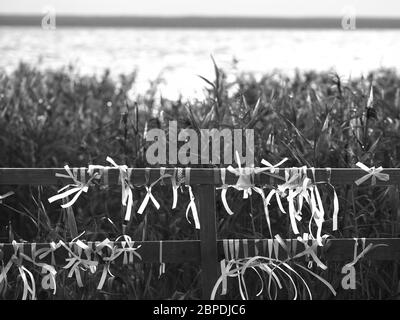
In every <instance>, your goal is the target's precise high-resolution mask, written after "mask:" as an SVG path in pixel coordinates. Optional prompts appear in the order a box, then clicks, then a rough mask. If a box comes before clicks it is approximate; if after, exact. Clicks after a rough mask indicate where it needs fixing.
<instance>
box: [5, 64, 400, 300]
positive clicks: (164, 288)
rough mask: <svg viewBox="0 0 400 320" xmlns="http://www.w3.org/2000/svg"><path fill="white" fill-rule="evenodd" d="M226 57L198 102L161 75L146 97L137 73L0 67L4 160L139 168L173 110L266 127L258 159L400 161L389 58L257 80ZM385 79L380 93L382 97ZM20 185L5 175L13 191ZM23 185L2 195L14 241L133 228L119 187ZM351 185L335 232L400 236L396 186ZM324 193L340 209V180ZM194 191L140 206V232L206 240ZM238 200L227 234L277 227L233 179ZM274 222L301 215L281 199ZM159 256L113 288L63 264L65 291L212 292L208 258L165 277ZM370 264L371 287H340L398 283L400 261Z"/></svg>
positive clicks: (221, 229)
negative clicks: (205, 266) (193, 220)
mask: <svg viewBox="0 0 400 320" xmlns="http://www.w3.org/2000/svg"><path fill="white" fill-rule="evenodd" d="M214 67H215V78H214V79H205V78H203V79H204V85H205V91H206V93H207V95H206V99H204V100H201V101H200V100H196V101H191V102H190V103H189V102H187V101H185V100H184V99H182V98H181V99H179V100H177V101H170V100H167V99H162V98H161V99H160V98H159V96H158V93H157V83H155V84H153V85H152V86H150V87H149V89H148V90H147V91H146V92H142V93H140V94H137V95H136V96H134V97H132V95H131V94H130V89H131V87H132V86H134V85H135V74H134V73H133V74H131V75H127V76H121V77H120V78H119V79H118V80H113V79H112V78H111V77H110V74H109V73H108V72H105V73H104V74H103V75H102V76H101V77H94V76H78V75H76V74H75V73H74V70H73V69H64V70H57V71H39V70H37V69H35V68H33V67H31V66H28V65H24V64H21V65H20V66H19V67H18V68H17V69H16V70H15V71H14V72H13V73H12V74H9V75H7V74H4V73H2V74H0V147H1V149H0V150H1V151H0V167H62V166H63V165H64V164H66V163H68V164H69V165H71V166H76V167H78V166H87V165H88V164H91V163H93V164H104V160H105V158H106V156H111V157H112V158H113V159H114V160H115V161H116V162H117V163H126V164H127V165H129V166H132V167H143V166H147V164H146V162H145V157H144V155H145V151H146V147H147V144H146V142H145V139H144V135H145V132H146V130H149V129H150V128H153V127H158V128H162V129H165V130H167V129H168V120H178V125H179V127H180V128H184V127H192V128H195V129H199V128H253V129H254V130H255V145H256V148H255V151H256V152H255V158H256V159H255V161H256V163H259V161H260V160H261V159H263V158H264V159H267V160H268V161H270V162H278V161H279V160H281V159H282V158H283V157H288V158H289V159H291V160H290V162H288V163H287V164H286V165H287V166H302V165H307V166H313V167H352V166H353V165H354V164H355V163H356V162H357V161H361V162H363V163H365V164H366V165H368V166H372V165H375V166H379V165H382V166H384V167H398V166H399V159H400V158H399V152H400V132H399V127H400V93H399V92H400V91H399V90H400V89H399V88H400V77H399V75H397V74H396V72H395V71H393V70H377V71H376V72H373V73H371V74H370V75H369V76H368V77H366V78H358V79H343V78H340V77H339V76H338V75H336V74H332V73H315V72H307V73H297V74H296V75H295V77H294V78H288V77H286V76H285V75H283V74H266V75H265V76H263V77H262V78H261V79H259V80H256V78H255V77H253V76H252V75H251V74H246V73H243V74H241V75H239V76H237V78H236V79H235V80H234V81H232V82H228V80H227V76H226V74H225V73H224V71H223V70H221V69H220V68H218V66H217V65H216V64H215V62H214ZM371 87H372V88H373V99H372V100H370V101H369V102H368V99H369V97H370V92H371ZM162 188H167V192H166V191H165V189H160V188H159V187H157V188H156V190H155V195H156V197H157V199H158V200H159V201H160V204H161V208H170V207H171V203H172V199H171V198H172V197H170V196H168V194H171V193H168V191H170V190H169V189H168V187H162ZM8 190H9V188H6V187H1V188H0V194H2V193H5V192H6V191H8ZM3 191H4V192H3ZM15 191H16V196H15V197H13V198H10V199H9V200H7V203H6V204H3V205H0V212H1V215H0V237H2V241H3V242H4V241H10V240H12V239H17V240H20V239H23V240H26V241H35V242H47V241H51V240H59V239H63V240H68V239H71V238H72V237H73V235H74V234H76V232H78V233H80V232H82V231H86V233H85V237H86V239H87V240H99V239H101V240H102V239H104V238H105V237H110V238H115V236H116V235H119V234H121V225H122V219H123V212H122V211H121V206H120V190H119V188H110V189H101V188H100V189H97V190H91V191H90V193H89V194H88V195H84V196H82V197H81V199H79V200H78V202H77V203H76V204H75V205H74V208H73V211H70V212H66V211H65V212H64V211H62V210H61V209H59V208H58V206H57V205H50V204H49V203H48V202H47V198H48V197H49V196H50V195H53V194H54V192H55V191H56V189H55V188H51V187H38V188H33V187H28V186H24V187H19V188H18V189H17V190H15ZM143 192H144V191H143V190H142V189H140V188H138V189H135V195H134V198H135V199H140V198H143V196H144V195H143ZM337 192H338V196H339V199H340V206H341V208H342V210H341V212H346V215H344V214H342V215H341V216H340V220H339V231H338V232H337V233H336V234H333V236H335V237H343V236H346V237H353V236H354V237H385V236H389V237H395V236H398V233H397V221H396V219H395V213H394V211H395V210H396V208H395V207H394V206H393V199H392V198H393V196H394V195H395V193H394V192H393V190H392V189H390V188H378V187H376V188H370V187H369V188H361V187H359V188H353V187H349V186H343V187H342V188H337ZM323 193H324V194H325V198H324V199H323V200H324V203H325V205H326V207H327V208H326V211H327V212H332V210H330V211H329V207H330V206H332V203H331V201H330V199H329V196H326V194H328V195H329V194H330V192H329V191H327V192H323ZM182 197H183V198H182ZM187 201H188V199H187V196H185V195H182V196H181V198H180V201H179V205H178V208H177V209H176V210H169V209H161V210H160V211H159V212H158V211H155V210H153V209H148V210H146V212H145V214H144V215H143V217H138V216H136V215H134V216H133V218H132V221H131V222H130V224H129V225H128V228H127V233H128V234H129V235H131V236H132V238H133V239H134V240H142V239H145V240H167V239H195V238H197V234H196V232H195V231H194V230H193V227H192V226H191V225H190V224H188V223H187V221H186V218H185V214H184V205H185V204H186V203H187ZM228 201H229V202H230V203H232V204H233V203H235V205H236V207H235V212H236V214H235V215H233V216H228V215H227V214H226V212H225V211H224V209H223V206H222V204H221V203H219V202H218V203H217V222H218V237H219V238H231V237H236V238H260V237H266V236H267V234H268V232H267V226H266V224H265V219H264V214H263V211H262V207H261V205H262V204H261V201H260V200H259V199H257V198H256V197H254V199H250V200H248V201H246V200H242V199H241V197H240V195H239V193H235V192H234V191H232V192H230V194H229V199H228ZM135 205H136V206H137V203H136V204H135ZM149 208H150V207H149ZM136 209H137V207H136ZM75 222H76V225H77V229H76V230H74V229H75V227H74V223H75ZM271 223H272V229H273V230H274V232H275V233H279V234H280V235H281V236H282V237H289V236H290V234H288V232H287V230H289V228H288V221H287V219H286V217H284V216H281V215H280V214H279V210H277V208H273V207H271ZM331 223H332V221H331V220H329V219H328V221H327V222H326V223H325V225H324V228H326V230H331ZM364 264H365V265H364ZM157 267H158V266H154V265H150V264H145V265H133V266H129V267H120V268H117V270H115V273H116V274H117V277H116V279H115V280H114V282H113V283H109V284H108V289H104V290H103V291H102V292H97V291H96V288H95V287H96V285H95V284H96V283H97V282H96V281H98V277H99V275H98V274H96V275H94V276H86V278H85V279H84V282H85V283H87V286H86V287H85V288H84V289H78V288H76V285H75V284H73V281H71V280H70V279H67V278H66V277H65V275H61V276H60V278H59V281H61V282H62V286H60V288H62V289H61V290H59V292H58V293H57V296H56V297H55V298H58V299H68V298H74V299H80V298H86V299H89V298H97V299H113V298H131V299H140V298H148V299H153V298H172V299H179V298H182V299H183V298H198V297H199V296H200V291H199V283H198V275H199V269H198V267H197V266H195V265H191V264H182V265H178V266H175V265H169V266H167V273H166V275H164V276H162V277H161V279H158V275H157V270H158V268H157ZM339 267H340V266H337V265H335V264H332V266H331V267H330V268H329V269H328V271H324V272H322V274H323V276H324V277H326V278H327V279H330V280H331V281H332V284H333V285H334V287H335V289H338V287H339V286H340V268H339ZM360 268H361V272H360V281H361V282H360V284H361V285H359V286H358V287H359V289H358V290H356V292H352V293H348V292H343V291H340V289H339V290H338V291H339V297H342V298H343V297H346V298H349V297H353V298H393V297H395V296H396V295H397V293H398V291H397V290H398V288H397V287H398V280H397V269H398V266H397V264H396V265H393V264H388V263H386V264H385V263H383V265H379V264H372V265H367V264H366V263H363V264H362V265H361V267H360ZM379 268H380V269H379ZM378 269H379V270H380V271H379V272H377V270H378ZM309 280H310V281H311V279H309ZM16 281H17V282H18V281H20V280H16ZM18 283H19V282H18ZM311 283H312V281H311ZM15 284H16V283H15V282H14V283H13V282H10V283H9V288H8V290H7V291H6V292H4V297H8V298H13V297H17V296H18V295H19V294H20V292H19V291H18V290H13V289H12V288H14V287H15ZM17 287H18V288H21V286H20V285H19V286H17ZM314 290H315V292H317V293H318V294H316V295H314V296H315V297H320V298H329V297H330V296H329V292H326V291H324V290H323V288H320V287H319V286H318V283H316V285H315V288H314ZM0 291H1V290H0ZM40 294H41V295H42V296H41V297H43V298H44V297H47V298H51V297H52V296H51V294H48V293H46V292H41V293H40ZM230 294H231V297H232V298H237V297H238V296H239V295H238V292H237V291H235V290H233V291H230ZM288 294H289V293H287V294H286V296H287V295H288ZM284 297H285V293H283V295H282V298H284ZM264 298H265V297H264Z"/></svg>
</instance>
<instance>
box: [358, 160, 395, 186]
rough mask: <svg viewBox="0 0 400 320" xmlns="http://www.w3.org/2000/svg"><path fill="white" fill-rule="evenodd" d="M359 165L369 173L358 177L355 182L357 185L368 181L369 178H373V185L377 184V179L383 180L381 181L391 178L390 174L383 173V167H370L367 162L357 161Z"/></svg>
mask: <svg viewBox="0 0 400 320" xmlns="http://www.w3.org/2000/svg"><path fill="white" fill-rule="evenodd" d="M356 166H357V167H360V168H361V169H363V170H364V171H366V172H368V174H366V175H365V176H363V177H361V178H359V179H357V180H356V181H355V182H354V183H355V184H356V185H360V184H362V183H363V182H365V181H367V180H368V179H369V178H371V185H373V186H374V185H376V180H377V179H378V180H381V181H388V180H389V175H388V174H387V173H381V171H383V168H382V167H378V168H375V167H371V168H368V167H367V166H366V165H365V164H363V163H361V162H357V163H356Z"/></svg>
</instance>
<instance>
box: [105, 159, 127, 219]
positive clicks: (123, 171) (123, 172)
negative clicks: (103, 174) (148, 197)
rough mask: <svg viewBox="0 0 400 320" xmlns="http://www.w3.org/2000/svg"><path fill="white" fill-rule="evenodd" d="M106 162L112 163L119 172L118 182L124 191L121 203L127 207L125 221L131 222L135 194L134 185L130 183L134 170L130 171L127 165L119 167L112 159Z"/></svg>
mask: <svg viewBox="0 0 400 320" xmlns="http://www.w3.org/2000/svg"><path fill="white" fill-rule="evenodd" d="M106 161H108V162H109V163H111V164H112V165H113V166H114V167H115V168H117V169H118V170H119V180H118V182H119V183H120V184H121V189H122V195H121V202H122V205H123V206H124V207H126V212H125V221H130V220H131V213H132V206H133V192H132V185H131V183H130V178H131V174H132V169H129V168H128V166H127V165H121V166H120V165H117V164H116V163H115V161H114V160H113V159H111V158H110V157H107V158H106Z"/></svg>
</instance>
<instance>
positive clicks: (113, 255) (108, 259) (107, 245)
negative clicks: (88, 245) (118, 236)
mask: <svg viewBox="0 0 400 320" xmlns="http://www.w3.org/2000/svg"><path fill="white" fill-rule="evenodd" d="M104 249H106V250H107V249H108V251H109V252H110V254H109V255H108V256H105V255H104ZM95 251H96V253H97V254H98V255H99V256H100V257H101V259H102V260H103V261H104V262H105V264H104V267H103V271H102V273H101V277H100V281H99V284H98V285H97V290H101V289H102V288H103V286H104V283H105V281H106V278H107V273H108V274H109V275H110V276H111V277H112V278H114V277H115V276H114V275H113V274H112V273H111V270H110V266H111V263H112V262H113V261H114V260H115V259H117V258H118V257H119V256H120V255H121V254H122V251H118V249H117V247H116V246H115V245H114V242H113V241H110V240H109V239H108V238H107V239H104V240H103V241H102V242H97V243H96V245H95Z"/></svg>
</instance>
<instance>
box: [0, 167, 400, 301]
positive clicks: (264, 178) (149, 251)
mask: <svg viewBox="0 0 400 320" xmlns="http://www.w3.org/2000/svg"><path fill="white" fill-rule="evenodd" d="M80 169H82V170H79V171H78V172H80V174H81V175H82V174H85V175H87V170H86V168H80ZM145 172H146V169H144V168H134V169H133V172H132V175H131V180H132V182H133V183H134V184H135V185H141V184H143V183H145V182H150V183H151V182H153V181H155V180H157V179H158V178H159V177H160V169H156V168H152V169H150V175H149V180H148V181H146V174H145ZM167 172H168V169H167ZM383 172H384V173H387V174H389V175H390V179H389V180H388V181H379V180H378V181H377V185H378V186H379V185H381V186H382V185H390V186H391V192H390V197H391V201H392V209H393V210H392V211H393V217H392V221H393V222H394V227H395V232H394V234H396V235H397V225H398V222H399V217H400V209H399V193H398V191H399V190H398V189H399V188H398V186H399V185H400V169H397V168H396V169H385V170H384V171H383ZM56 173H61V174H65V170H64V169H63V168H59V169H54V168H49V169H46V168H44V169H37V168H22V169H19V168H0V185H9V186H12V185H43V186H44V185H62V186H63V185H65V184H67V183H71V180H70V179H68V178H60V177H56ZM279 174H280V175H283V170H280V173H279ZM307 174H308V176H309V177H311V176H312V174H311V171H310V169H308V171H307ZM365 174H366V172H365V171H363V170H361V169H353V168H332V169H331V170H327V169H324V168H322V169H315V178H316V181H317V182H326V181H328V180H329V181H330V182H331V183H332V184H333V185H334V186H340V185H346V184H353V183H354V181H355V180H357V179H358V178H360V177H362V176H364V175H365ZM81 178H83V177H81ZM84 178H85V179H86V180H87V179H88V178H89V177H88V176H86V177H84ZM118 179H119V171H118V169H114V168H112V169H111V168H110V169H109V173H108V184H109V185H116V184H118ZM274 179H275V178H274V177H271V176H269V175H257V176H255V184H256V185H257V184H273V183H274V181H273V180H274ZM236 181H237V177H236V176H235V175H233V174H231V173H229V172H227V176H226V183H227V184H235V183H236ZM165 182H166V183H169V179H165ZM368 183H370V180H368V181H367V182H365V184H368ZM221 184H222V183H221V175H220V170H219V169H212V168H192V169H191V173H190V185H192V186H193V188H194V192H195V197H196V205H197V209H198V212H199V218H200V225H201V228H200V240H179V241H178V240H177V241H163V243H162V245H163V249H162V260H163V262H165V263H181V262H195V263H199V264H200V265H201V271H202V276H201V285H202V296H203V298H204V299H209V298H210V295H211V291H212V288H213V286H214V284H215V282H216V280H217V279H218V277H219V274H220V269H219V261H220V260H221V259H223V257H224V253H223V244H222V240H219V239H217V230H216V201H215V195H216V192H215V187H216V186H220V185H221ZM339 214H343V212H340V213H339ZM236 241H238V242H239V244H240V250H239V255H240V256H243V246H242V244H243V239H240V240H236ZM266 241H267V239H248V240H247V243H248V248H249V252H248V253H249V255H254V254H255V250H256V249H255V248H256V247H257V248H258V249H257V250H262V249H263V246H264V248H265V243H266ZM285 241H286V242H287V244H288V245H291V244H292V243H293V241H297V240H291V239H286V240H285ZM327 241H328V242H327V244H326V245H325V246H324V247H319V248H318V250H319V251H320V252H319V254H323V255H324V258H325V259H326V260H328V261H351V260H352V258H353V248H354V239H330V240H327ZM369 243H373V244H387V245H388V246H385V247H380V248H379V250H373V251H372V252H371V253H369V254H368V255H367V256H366V258H367V259H375V260H397V259H400V238H379V239H367V240H366V245H368V244H369ZM135 244H140V245H142V247H141V248H140V251H139V252H140V255H141V257H142V262H159V261H160V241H144V242H141V241H135ZM43 246H46V247H48V244H37V245H36V247H37V248H40V247H43ZM25 247H26V248H28V247H29V243H28V244H24V248H25ZM296 248H298V249H297V250H299V252H300V251H301V249H304V248H302V246H301V245H298V246H296ZM2 250H3V253H4V258H7V257H10V256H11V254H12V252H13V247H12V245H11V244H3V246H2ZM24 251H25V252H26V254H27V255H29V254H30V251H29V250H28V249H24ZM66 255H67V251H66V250H65V249H63V248H61V249H60V250H57V252H56V261H59V262H60V263H62V262H65V257H66ZM136 262H140V261H138V260H136Z"/></svg>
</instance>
